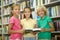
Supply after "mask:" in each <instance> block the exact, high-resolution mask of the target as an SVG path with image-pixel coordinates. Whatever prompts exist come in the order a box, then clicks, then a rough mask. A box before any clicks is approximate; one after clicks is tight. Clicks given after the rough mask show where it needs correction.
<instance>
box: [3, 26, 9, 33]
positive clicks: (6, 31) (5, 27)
mask: <svg viewBox="0 0 60 40" xmlns="http://www.w3.org/2000/svg"><path fill="white" fill-rule="evenodd" d="M3 27H4V28H3V33H4V34H8V25H5V26H3Z"/></svg>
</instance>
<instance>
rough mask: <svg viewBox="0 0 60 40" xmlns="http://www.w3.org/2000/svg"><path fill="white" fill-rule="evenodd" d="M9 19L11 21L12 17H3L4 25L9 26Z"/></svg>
mask: <svg viewBox="0 0 60 40" xmlns="http://www.w3.org/2000/svg"><path fill="white" fill-rule="evenodd" d="M9 19H10V16H8V17H3V20H2V21H3V24H8V22H9Z"/></svg>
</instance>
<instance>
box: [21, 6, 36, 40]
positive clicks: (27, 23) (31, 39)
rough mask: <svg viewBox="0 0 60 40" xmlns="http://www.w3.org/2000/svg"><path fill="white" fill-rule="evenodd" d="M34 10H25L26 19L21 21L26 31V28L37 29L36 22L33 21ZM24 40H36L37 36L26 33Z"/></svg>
mask: <svg viewBox="0 0 60 40" xmlns="http://www.w3.org/2000/svg"><path fill="white" fill-rule="evenodd" d="M31 12H32V10H31V8H30V7H26V8H24V14H23V15H24V16H23V17H24V18H23V19H22V20H21V24H22V26H23V28H24V29H26V28H31V29H33V28H35V27H36V20H34V19H32V14H31ZM23 36H24V40H36V39H35V35H34V34H33V33H32V32H30V33H25V34H24V35H23Z"/></svg>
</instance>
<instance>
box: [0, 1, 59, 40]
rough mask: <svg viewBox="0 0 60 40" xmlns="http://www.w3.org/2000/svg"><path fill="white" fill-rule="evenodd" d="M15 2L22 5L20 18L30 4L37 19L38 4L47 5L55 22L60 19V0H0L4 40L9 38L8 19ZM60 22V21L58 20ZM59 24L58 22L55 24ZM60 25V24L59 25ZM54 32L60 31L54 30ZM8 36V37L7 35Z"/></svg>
mask: <svg viewBox="0 0 60 40" xmlns="http://www.w3.org/2000/svg"><path fill="white" fill-rule="evenodd" d="M13 3H17V4H19V5H20V9H21V10H20V11H21V13H20V15H19V16H20V17H19V18H20V19H21V15H22V13H23V9H24V7H26V6H30V7H31V8H32V15H33V18H34V19H37V15H36V13H35V9H36V7H37V6H40V5H44V6H46V7H47V10H48V14H47V15H48V16H50V17H51V18H52V19H53V22H55V23H56V20H57V21H58V20H60V8H59V7H60V0H0V26H1V27H0V28H1V31H2V32H1V34H0V35H1V36H2V37H0V38H2V40H4V39H5V40H9V39H8V38H9V37H7V36H9V34H8V33H7V31H8V21H9V18H10V12H11V5H12V4H13ZM58 22H60V21H58ZM55 25H57V23H56V24H55ZM59 26H60V25H59ZM52 33H60V31H54V32H52ZM5 36H6V37H5Z"/></svg>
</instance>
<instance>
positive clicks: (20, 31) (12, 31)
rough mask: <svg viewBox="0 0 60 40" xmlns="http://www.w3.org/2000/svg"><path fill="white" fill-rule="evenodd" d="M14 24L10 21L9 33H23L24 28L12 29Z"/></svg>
mask: <svg viewBox="0 0 60 40" xmlns="http://www.w3.org/2000/svg"><path fill="white" fill-rule="evenodd" d="M12 26H13V23H10V24H9V28H8V33H9V34H12V33H23V29H22V30H11V28H12Z"/></svg>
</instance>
